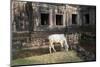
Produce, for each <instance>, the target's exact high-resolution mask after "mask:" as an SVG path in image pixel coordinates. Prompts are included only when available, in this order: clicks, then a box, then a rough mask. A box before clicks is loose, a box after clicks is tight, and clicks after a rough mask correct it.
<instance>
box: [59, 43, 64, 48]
mask: <svg viewBox="0 0 100 67" xmlns="http://www.w3.org/2000/svg"><path fill="white" fill-rule="evenodd" d="M60 45H61V50H63V47H64V46H63V42H60Z"/></svg>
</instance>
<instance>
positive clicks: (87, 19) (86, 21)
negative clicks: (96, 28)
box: [84, 14, 90, 24]
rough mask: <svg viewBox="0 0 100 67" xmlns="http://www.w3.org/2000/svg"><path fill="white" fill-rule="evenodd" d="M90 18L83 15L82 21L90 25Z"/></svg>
mask: <svg viewBox="0 0 100 67" xmlns="http://www.w3.org/2000/svg"><path fill="white" fill-rule="evenodd" d="M89 18H90V17H89V14H85V15H84V19H85V24H89V23H90V21H89V20H90V19H89Z"/></svg>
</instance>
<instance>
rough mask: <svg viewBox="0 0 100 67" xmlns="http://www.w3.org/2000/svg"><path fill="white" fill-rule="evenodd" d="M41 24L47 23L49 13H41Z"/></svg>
mask: <svg viewBox="0 0 100 67" xmlns="http://www.w3.org/2000/svg"><path fill="white" fill-rule="evenodd" d="M41 25H49V14H45V13H41Z"/></svg>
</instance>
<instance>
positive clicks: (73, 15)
mask: <svg viewBox="0 0 100 67" xmlns="http://www.w3.org/2000/svg"><path fill="white" fill-rule="evenodd" d="M72 24H77V14H72Z"/></svg>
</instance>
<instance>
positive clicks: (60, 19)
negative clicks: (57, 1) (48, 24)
mask: <svg viewBox="0 0 100 67" xmlns="http://www.w3.org/2000/svg"><path fill="white" fill-rule="evenodd" d="M56 25H63V16H62V15H56Z"/></svg>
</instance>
